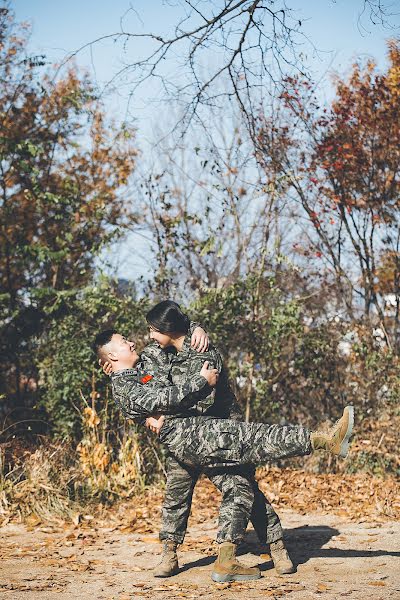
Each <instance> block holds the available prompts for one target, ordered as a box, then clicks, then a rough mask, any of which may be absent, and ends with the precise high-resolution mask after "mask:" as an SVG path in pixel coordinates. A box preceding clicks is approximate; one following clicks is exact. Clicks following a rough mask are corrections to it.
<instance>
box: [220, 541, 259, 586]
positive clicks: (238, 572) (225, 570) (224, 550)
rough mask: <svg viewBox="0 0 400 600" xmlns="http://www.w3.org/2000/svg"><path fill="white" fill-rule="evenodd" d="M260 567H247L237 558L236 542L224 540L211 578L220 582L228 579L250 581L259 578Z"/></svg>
mask: <svg viewBox="0 0 400 600" xmlns="http://www.w3.org/2000/svg"><path fill="white" fill-rule="evenodd" d="M260 577H261V573H260V570H259V568H258V567H245V566H244V565H242V564H240V562H239V561H237V560H236V544H232V542H223V543H222V544H220V545H219V548H218V558H217V560H216V561H215V563H214V567H213V572H212V574H211V579H212V580H213V581H217V582H219V583H224V582H226V581H248V580H250V579H259V578H260Z"/></svg>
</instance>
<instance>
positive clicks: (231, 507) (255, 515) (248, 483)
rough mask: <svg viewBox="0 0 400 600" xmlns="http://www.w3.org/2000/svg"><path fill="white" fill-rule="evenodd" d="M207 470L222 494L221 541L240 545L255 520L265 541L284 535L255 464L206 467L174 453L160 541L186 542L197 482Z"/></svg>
mask: <svg viewBox="0 0 400 600" xmlns="http://www.w3.org/2000/svg"><path fill="white" fill-rule="evenodd" d="M202 472H204V473H205V474H206V475H207V477H208V478H209V479H210V480H211V481H212V482H213V483H214V485H215V486H216V487H217V488H218V489H219V490H220V492H221V494H222V501H221V505H220V510H219V520H218V535H217V542H218V543H222V542H234V543H235V544H239V543H240V542H241V541H242V540H243V537H244V534H245V531H246V528H247V523H248V521H249V519H250V520H251V522H252V524H253V527H254V529H255V531H256V533H257V536H258V538H259V540H260V542H261V543H271V542H275V541H276V540H278V539H280V538H282V536H283V531H282V526H281V523H280V520H279V517H278V515H277V514H276V512H275V511H274V509H273V508H272V506H271V504H270V503H269V501H268V500H267V499H266V498H265V496H264V494H263V493H262V492H261V490H260V488H259V487H258V483H257V481H256V479H255V477H254V475H255V469H254V468H252V467H249V468H245V467H239V468H237V467H230V468H224V469H204V470H202V469H201V468H199V467H193V466H189V465H184V464H182V463H180V462H179V461H178V460H176V459H175V458H174V457H173V456H171V455H170V456H169V457H168V459H167V487H166V491H165V498H164V503H163V507H162V528H161V531H160V540H174V541H175V542H177V543H178V544H182V542H183V540H184V537H185V534H186V529H187V522H188V518H189V514H190V508H191V504H192V496H193V490H194V487H195V485H196V482H197V480H198V478H199V476H200V475H201V473H202Z"/></svg>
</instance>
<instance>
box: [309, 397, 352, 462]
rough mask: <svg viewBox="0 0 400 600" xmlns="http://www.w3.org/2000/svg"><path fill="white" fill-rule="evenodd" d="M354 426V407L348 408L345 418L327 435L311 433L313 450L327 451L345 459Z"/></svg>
mask: <svg viewBox="0 0 400 600" xmlns="http://www.w3.org/2000/svg"><path fill="white" fill-rule="evenodd" d="M353 426H354V407H353V406H346V407H345V409H344V411H343V416H342V417H341V418H340V419H339V420H338V421H336V423H335V424H334V425H333V427H331V428H330V429H329V431H327V432H326V433H324V432H322V431H314V432H312V433H311V436H310V437H311V446H312V449H313V450H327V451H328V452H331V453H332V454H336V456H341V457H342V458H345V457H346V456H347V453H348V451H349V439H350V436H351V434H352V432H353Z"/></svg>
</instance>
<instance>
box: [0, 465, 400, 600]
mask: <svg viewBox="0 0 400 600" xmlns="http://www.w3.org/2000/svg"><path fill="white" fill-rule="evenodd" d="M259 479H260V486H261V487H262V489H263V490H264V491H266V492H267V494H268V496H269V497H270V499H271V500H272V501H273V503H274V505H275V506H276V508H277V509H278V510H279V512H280V513H281V516H282V521H283V524H284V527H285V530H286V538H287V543H288V546H289V549H290V552H291V555H292V557H293V558H294V560H295V562H296V564H297V573H296V574H294V575H292V576H287V577H284V578H283V577H278V576H277V575H276V573H275V571H274V569H273V566H272V563H271V562H270V560H269V556H268V554H267V549H266V548H263V547H262V546H260V545H259V544H258V542H257V540H256V537H255V535H254V532H253V531H252V530H250V531H249V532H248V535H247V538H246V541H245V543H244V544H243V545H242V547H241V549H240V553H241V555H242V556H241V560H242V561H243V562H245V563H246V564H249V565H255V564H259V565H260V568H261V570H262V573H263V577H262V579H261V580H259V581H254V582H246V583H235V584H214V583H213V582H212V581H211V579H210V572H211V565H212V563H213V561H214V560H215V552H216V548H215V545H214V539H215V532H216V517H217V512H218V504H219V499H220V497H219V493H218V492H217V490H215V489H214V488H213V486H212V485H211V484H210V483H209V482H208V481H207V480H202V481H201V482H200V483H199V485H198V486H197V489H196V492H195V496H194V502H193V511H192V512H193V514H192V517H191V520H190V528H189V532H188V535H187V538H186V540H185V543H184V544H183V546H181V548H180V550H179V555H180V565H181V571H180V573H179V574H178V575H177V576H175V577H173V578H170V579H164V580H161V579H156V578H154V577H153V575H152V569H153V567H154V566H155V564H156V563H157V561H158V555H159V553H160V550H161V547H160V545H159V543H158V539H157V531H158V528H159V524H160V517H159V515H160V505H161V501H162V490H160V489H159V488H154V489H150V490H148V492H147V493H146V494H144V495H139V496H137V497H135V498H134V499H131V500H130V501H126V502H123V503H120V504H118V505H116V506H114V507H113V508H111V509H110V508H106V507H103V506H102V505H98V506H97V507H95V510H93V511H91V514H89V513H88V514H84V513H76V514H75V515H74V518H73V520H72V521H62V520H56V521H54V522H52V523H49V522H43V521H41V520H40V518H39V517H38V516H37V515H35V514H31V515H29V516H27V517H25V518H24V519H23V520H22V522H21V519H20V520H18V519H17V518H12V519H9V518H5V519H4V520H3V525H2V528H1V529H2V538H3V542H2V547H1V549H0V558H1V562H0V571H1V576H0V581H1V583H0V593H1V597H2V598H4V599H5V600H11V599H12V600H20V599H22V598H23V599H24V600H25V599H30V598H32V600H33V599H36V598H37V597H38V596H39V594H40V598H41V599H43V600H47V599H50V598H53V597H55V595H56V594H57V597H59V598H65V600H67V599H68V600H69V599H71V600H72V598H74V599H75V598H76V597H78V596H79V597H80V598H81V599H86V598H90V599H93V598H96V599H99V600H102V599H104V600H128V599H130V598H150V597H151V598H155V599H162V598H168V599H170V598H198V597H200V596H203V597H205V598H216V597H218V598H230V599H236V598H245V597H246V598H247V599H250V598H259V597H260V595H262V596H265V597H271V598H279V597H289V598H290V599H293V600H297V599H303V598H304V599H308V598H315V597H320V596H323V597H326V598H339V597H342V596H343V597H351V598H354V599H358V598H362V597H364V596H366V595H368V597H369V598H373V599H380V598H382V599H383V598H385V599H386V598H396V597H399V594H400V576H399V567H398V562H399V557H400V552H399V549H398V539H399V536H400V525H399V516H400V497H399V486H398V485H397V482H396V480H394V479H392V478H387V479H379V478H371V477H370V476H367V475H365V474H357V475H341V474H332V475H314V474H312V473H307V472H304V471H296V470H293V469H277V468H273V469H263V470H261V471H259ZM18 521H19V522H18ZM396 565H397V566H396Z"/></svg>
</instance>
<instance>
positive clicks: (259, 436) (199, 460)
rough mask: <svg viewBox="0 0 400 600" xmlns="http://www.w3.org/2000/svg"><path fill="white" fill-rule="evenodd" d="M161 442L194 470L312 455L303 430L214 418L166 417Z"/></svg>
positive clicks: (306, 434) (307, 432) (300, 428)
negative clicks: (193, 467) (194, 468)
mask: <svg viewBox="0 0 400 600" xmlns="http://www.w3.org/2000/svg"><path fill="white" fill-rule="evenodd" d="M160 440H161V442H163V443H164V444H165V445H166V446H167V447H168V450H169V451H170V452H171V454H172V455H173V456H174V457H175V458H176V459H177V460H178V461H180V462H181V463H183V464H185V465H190V466H195V467H231V466H239V465H257V464H265V463H267V462H269V461H271V460H274V459H278V458H286V457H289V456H304V455H305V454H310V452H311V442H310V431H309V430H308V429H306V428H305V427H301V426H295V425H283V426H280V425H266V424H264V423H243V422H240V421H232V420H231V419H215V418H213V417H185V418H169V419H167V420H166V422H165V423H164V425H163V427H162V429H161V432H160Z"/></svg>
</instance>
